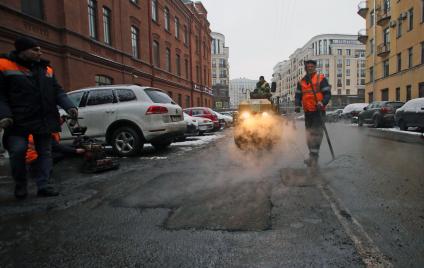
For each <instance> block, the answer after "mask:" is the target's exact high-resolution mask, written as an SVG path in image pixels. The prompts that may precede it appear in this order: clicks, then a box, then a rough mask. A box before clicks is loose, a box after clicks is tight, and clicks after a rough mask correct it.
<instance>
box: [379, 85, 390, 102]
mask: <svg viewBox="0 0 424 268" xmlns="http://www.w3.org/2000/svg"><path fill="white" fill-rule="evenodd" d="M381 100H382V101H388V100H389V89H388V88H385V89H383V90H382V91H381Z"/></svg>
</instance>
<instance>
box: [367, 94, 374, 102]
mask: <svg viewBox="0 0 424 268" xmlns="http://www.w3.org/2000/svg"><path fill="white" fill-rule="evenodd" d="M373 101H374V93H373V92H369V93H368V102H369V103H371V102H373Z"/></svg>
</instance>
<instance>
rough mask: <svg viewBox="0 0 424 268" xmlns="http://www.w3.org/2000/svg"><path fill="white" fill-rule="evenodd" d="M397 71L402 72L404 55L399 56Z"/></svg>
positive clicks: (399, 54)
mask: <svg viewBox="0 0 424 268" xmlns="http://www.w3.org/2000/svg"><path fill="white" fill-rule="evenodd" d="M397 71H398V72H400V71H402V53H398V54H397Z"/></svg>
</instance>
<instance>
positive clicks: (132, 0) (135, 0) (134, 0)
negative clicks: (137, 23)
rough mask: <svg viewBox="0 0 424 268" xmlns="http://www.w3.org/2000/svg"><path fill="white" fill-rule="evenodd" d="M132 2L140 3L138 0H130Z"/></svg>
mask: <svg viewBox="0 0 424 268" xmlns="http://www.w3.org/2000/svg"><path fill="white" fill-rule="evenodd" d="M130 1H131V3H134V4H138V0H130Z"/></svg>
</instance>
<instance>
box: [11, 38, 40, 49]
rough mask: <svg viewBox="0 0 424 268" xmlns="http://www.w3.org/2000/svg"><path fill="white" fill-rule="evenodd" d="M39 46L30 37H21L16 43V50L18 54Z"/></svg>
mask: <svg viewBox="0 0 424 268" xmlns="http://www.w3.org/2000/svg"><path fill="white" fill-rule="evenodd" d="M38 46H39V44H38V43H37V41H35V40H34V39H32V38H29V37H20V38H18V39H16V41H15V49H16V52H17V53H19V52H22V51H24V50H27V49H30V48H34V47H38Z"/></svg>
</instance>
